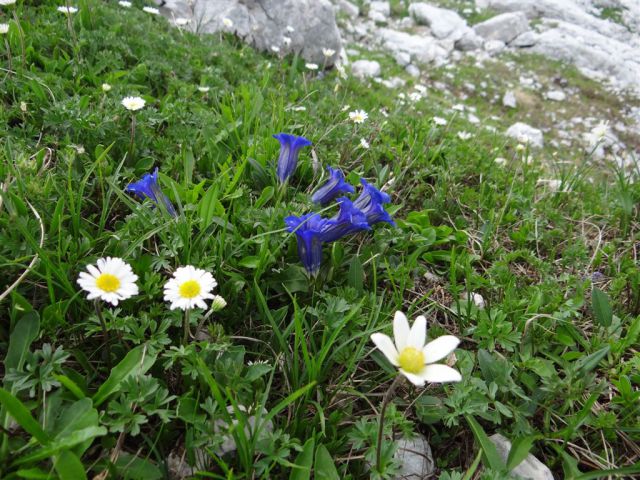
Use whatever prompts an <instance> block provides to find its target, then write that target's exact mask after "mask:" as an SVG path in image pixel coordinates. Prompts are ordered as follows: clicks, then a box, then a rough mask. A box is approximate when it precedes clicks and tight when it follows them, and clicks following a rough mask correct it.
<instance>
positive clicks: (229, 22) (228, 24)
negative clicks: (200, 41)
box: [222, 17, 233, 28]
mask: <svg viewBox="0 0 640 480" xmlns="http://www.w3.org/2000/svg"><path fill="white" fill-rule="evenodd" d="M222 24H223V25H224V26H225V27H227V28H231V27H233V20H231V19H230V18H227V17H224V18H223V19H222Z"/></svg>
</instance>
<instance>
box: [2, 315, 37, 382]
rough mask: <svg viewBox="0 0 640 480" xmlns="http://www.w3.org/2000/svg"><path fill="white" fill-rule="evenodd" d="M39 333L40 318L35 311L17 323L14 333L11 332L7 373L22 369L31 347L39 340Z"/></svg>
mask: <svg viewBox="0 0 640 480" xmlns="http://www.w3.org/2000/svg"><path fill="white" fill-rule="evenodd" d="M39 331H40V317H39V316H38V313H37V312H35V311H32V312H29V313H27V314H26V315H24V316H23V317H22V318H21V319H20V320H19V321H18V323H16V326H15V327H14V329H13V332H11V339H10V340H9V349H8V351H7V357H6V358H5V360H4V368H5V371H9V370H12V369H16V370H20V369H22V365H23V364H24V359H25V357H26V356H27V353H28V352H29V347H30V346H31V343H32V342H33V341H34V340H35V339H36V338H37V336H38V332H39Z"/></svg>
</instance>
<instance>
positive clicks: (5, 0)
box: [0, 0, 16, 7]
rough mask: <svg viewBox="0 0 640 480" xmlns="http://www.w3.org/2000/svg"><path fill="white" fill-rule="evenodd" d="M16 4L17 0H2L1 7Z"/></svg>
mask: <svg viewBox="0 0 640 480" xmlns="http://www.w3.org/2000/svg"><path fill="white" fill-rule="evenodd" d="M14 3H16V0H0V5H2V6H3V7H6V6H9V5H13V4H14Z"/></svg>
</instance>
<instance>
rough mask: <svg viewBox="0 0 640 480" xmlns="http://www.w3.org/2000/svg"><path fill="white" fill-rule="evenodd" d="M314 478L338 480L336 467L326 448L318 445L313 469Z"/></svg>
mask: <svg viewBox="0 0 640 480" xmlns="http://www.w3.org/2000/svg"><path fill="white" fill-rule="evenodd" d="M313 470H314V478H318V479H320V478H322V479H323V480H340V475H339V474H338V470H337V469H336V465H335V463H334V462H333V458H331V454H330V453H329V450H327V447H325V446H324V445H322V444H320V445H318V449H317V450H316V463H315V465H314V467H313Z"/></svg>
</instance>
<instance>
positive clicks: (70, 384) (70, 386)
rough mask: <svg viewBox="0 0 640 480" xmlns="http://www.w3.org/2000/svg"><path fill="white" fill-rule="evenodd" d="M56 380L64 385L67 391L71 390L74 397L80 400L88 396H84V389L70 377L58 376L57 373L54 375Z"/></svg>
mask: <svg viewBox="0 0 640 480" xmlns="http://www.w3.org/2000/svg"><path fill="white" fill-rule="evenodd" d="M53 376H54V378H55V379H56V380H58V381H59V382H60V383H61V384H62V385H64V386H65V387H66V388H67V390H69V391H70V392H71V393H73V395H74V396H75V397H76V398H77V399H78V400H80V399H82V398H85V397H86V395H85V394H84V392H83V391H82V389H81V388H80V387H79V386H78V385H77V384H76V382H74V381H73V380H71V379H70V378H69V377H67V376H66V375H58V374H57V373H54V374H53Z"/></svg>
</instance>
